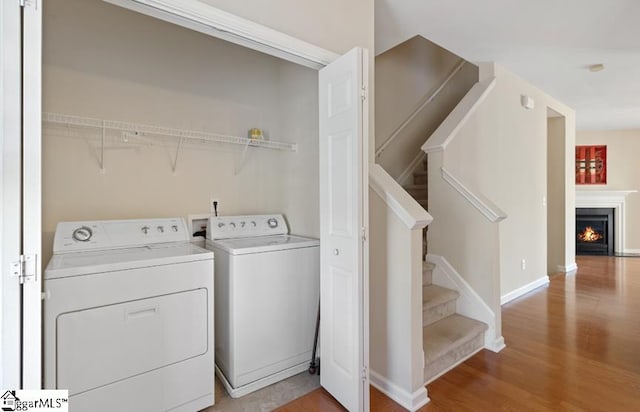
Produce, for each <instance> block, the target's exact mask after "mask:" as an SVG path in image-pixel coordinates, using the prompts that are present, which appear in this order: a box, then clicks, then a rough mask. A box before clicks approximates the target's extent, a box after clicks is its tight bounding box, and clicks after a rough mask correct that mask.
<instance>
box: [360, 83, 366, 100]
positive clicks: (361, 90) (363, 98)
mask: <svg viewBox="0 0 640 412" xmlns="http://www.w3.org/2000/svg"><path fill="white" fill-rule="evenodd" d="M360 97H361V98H362V100H366V99H367V88H366V86H362V89H360Z"/></svg>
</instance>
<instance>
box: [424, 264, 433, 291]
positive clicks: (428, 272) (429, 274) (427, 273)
mask: <svg viewBox="0 0 640 412" xmlns="http://www.w3.org/2000/svg"><path fill="white" fill-rule="evenodd" d="M435 267H436V265H434V264H433V263H431V262H422V286H427V285H430V284H431V279H432V278H433V269H435Z"/></svg>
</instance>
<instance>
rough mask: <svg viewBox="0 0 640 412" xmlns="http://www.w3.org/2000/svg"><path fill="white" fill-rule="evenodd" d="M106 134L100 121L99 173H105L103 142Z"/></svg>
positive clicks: (104, 126) (103, 122)
mask: <svg viewBox="0 0 640 412" xmlns="http://www.w3.org/2000/svg"><path fill="white" fill-rule="evenodd" d="M106 134H107V128H106V125H105V121H104V120H103V121H102V136H101V138H100V173H105V170H104V141H105V138H106Z"/></svg>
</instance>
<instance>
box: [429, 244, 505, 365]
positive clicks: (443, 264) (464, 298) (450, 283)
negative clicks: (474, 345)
mask: <svg viewBox="0 0 640 412" xmlns="http://www.w3.org/2000/svg"><path fill="white" fill-rule="evenodd" d="M427 261H428V262H431V263H434V264H435V268H434V269H433V272H432V274H433V279H432V282H431V283H433V284H434V285H436V286H441V287H444V288H449V289H453V290H457V291H458V293H459V294H460V296H459V297H458V300H457V301H456V312H458V313H459V314H461V315H463V316H466V317H468V318H471V319H475V320H479V321H480V322H484V323H486V324H487V326H488V328H487V331H486V332H485V334H484V347H486V348H487V349H489V350H492V351H494V352H498V351H500V350H502V347H500V343H499V342H500V341H502V344H503V345H504V339H502V336H499V337H496V316H495V313H494V312H493V310H492V309H491V308H490V307H489V305H487V304H486V303H485V301H484V300H482V298H481V297H480V295H478V294H477V293H476V291H475V290H473V288H472V287H471V285H469V284H468V283H467V281H466V280H464V278H463V277H462V275H460V274H459V273H458V272H457V271H456V270H455V269H454V267H453V266H451V264H450V263H449V261H447V259H445V258H444V257H442V256H439V255H432V254H428V255H427ZM498 309H499V308H498Z"/></svg>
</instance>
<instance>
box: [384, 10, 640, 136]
mask: <svg viewBox="0 0 640 412" xmlns="http://www.w3.org/2000/svg"><path fill="white" fill-rule="evenodd" d="M375 7H376V22H375V23H376V26H375V27H376V33H375V36H376V38H375V41H376V54H379V53H382V52H384V51H386V50H388V49H390V48H392V47H394V46H395V45H397V44H399V43H401V42H403V41H405V40H407V39H409V38H411V37H413V36H415V35H421V36H423V37H425V38H427V39H429V40H431V41H433V42H434V43H437V44H439V45H440V46H442V47H444V48H446V49H448V50H450V51H452V52H453V53H456V54H458V55H459V56H461V57H463V58H465V59H466V60H469V61H472V62H476V63H477V62H488V61H495V62H497V63H499V64H501V65H503V66H504V67H506V68H508V69H510V70H511V71H513V72H515V73H516V74H518V75H519V76H521V77H522V78H524V79H526V80H528V81H529V82H531V83H532V84H534V85H536V86H537V87H538V88H540V89H542V90H543V91H545V92H546V93H548V94H550V95H551V96H553V97H555V98H557V99H558V100H560V101H562V102H563V103H565V104H567V105H569V106H571V107H573V108H574V109H576V116H577V119H576V121H577V127H578V129H579V130H607V129H640V24H639V23H638V20H639V19H640V1H638V0H606V1H600V0H562V1H558V0H553V1H552V0H534V1H532V0H488V1H478V0H375ZM597 63H602V64H604V65H605V69H604V70H603V71H600V72H595V73H594V72H591V71H589V69H588V66H589V65H592V64H597Z"/></svg>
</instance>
